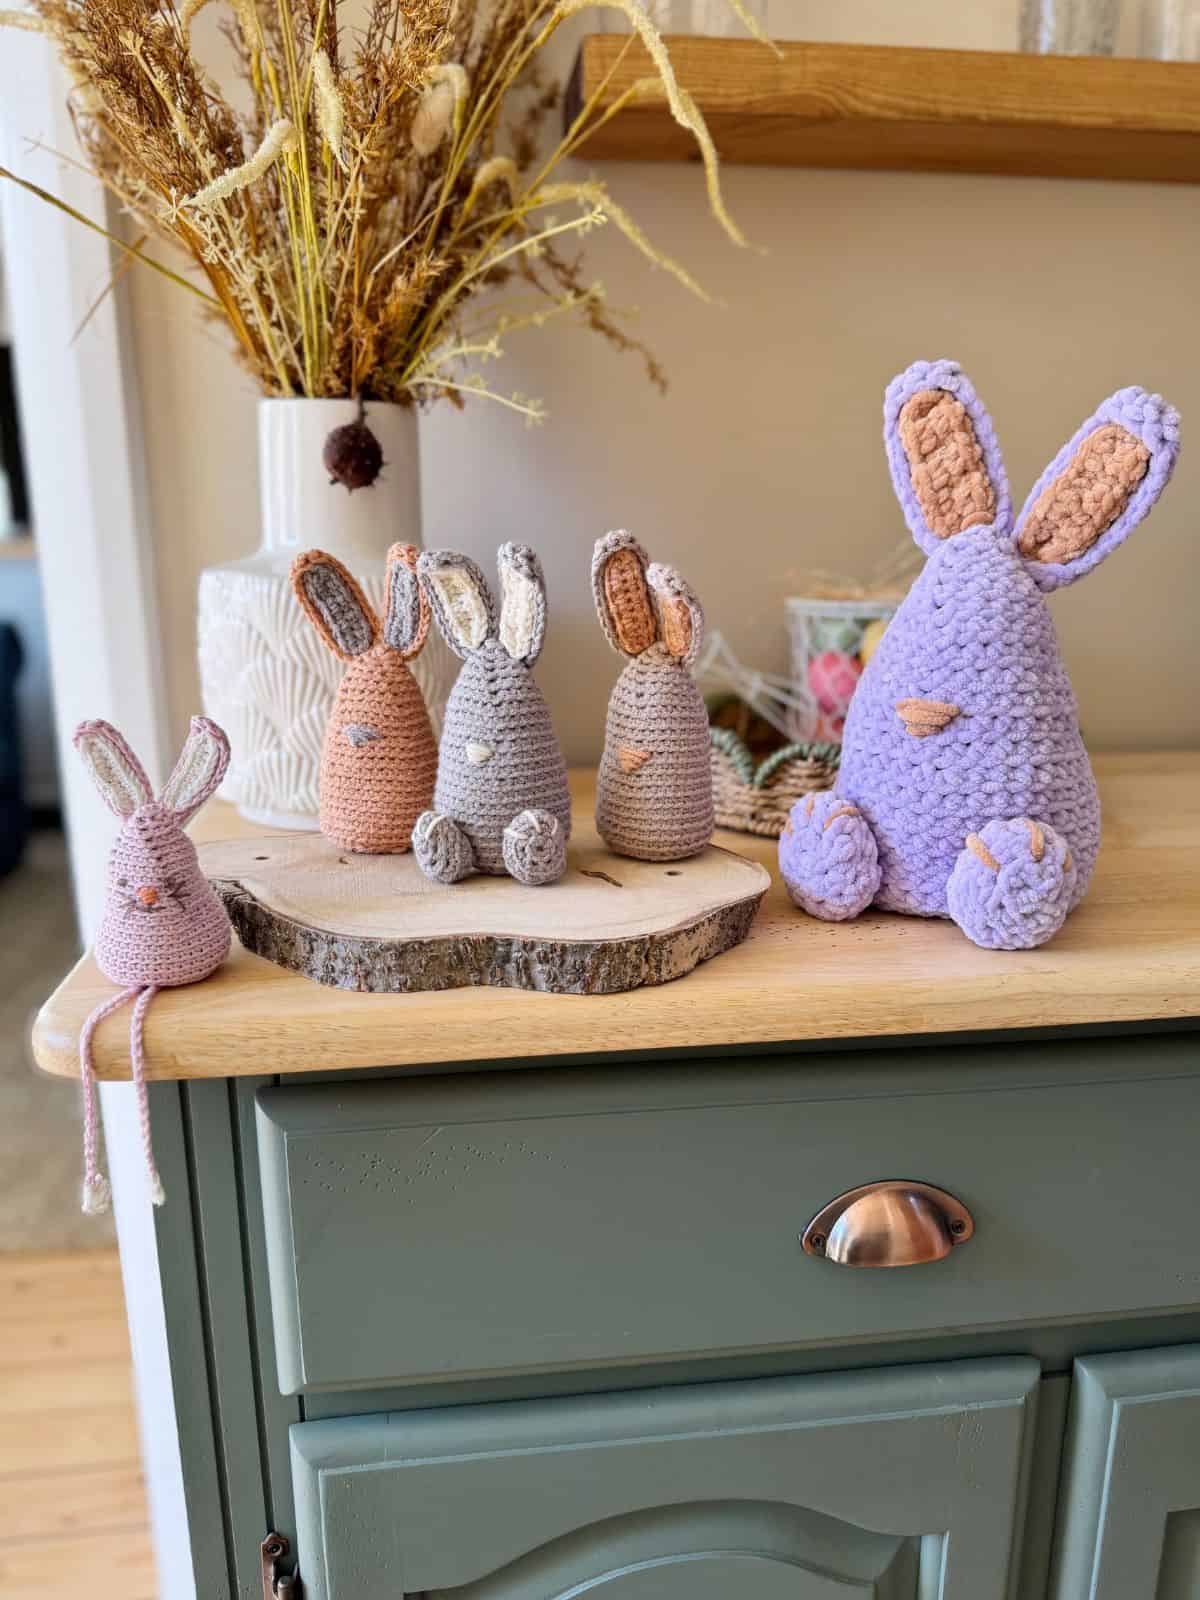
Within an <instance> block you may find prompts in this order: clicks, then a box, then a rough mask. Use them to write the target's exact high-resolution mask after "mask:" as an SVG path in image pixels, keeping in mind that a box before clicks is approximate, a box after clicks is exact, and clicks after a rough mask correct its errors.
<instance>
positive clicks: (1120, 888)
mask: <svg viewBox="0 0 1200 1600" xmlns="http://www.w3.org/2000/svg"><path fill="white" fill-rule="evenodd" d="M1096 770H1097V773H1098V775H1099V779H1100V797H1101V803H1102V806H1103V811H1104V847H1103V849H1102V850H1101V852H1100V860H1099V863H1098V865H1097V867H1096V875H1095V877H1094V878H1093V880H1092V884H1091V888H1090V889H1089V891H1088V895H1087V898H1086V899H1085V900H1084V902H1083V904H1082V905H1081V906H1080V907H1079V909H1078V910H1077V911H1074V912H1072V914H1071V916H1070V917H1069V918H1068V919H1067V922H1066V926H1065V927H1064V928H1063V930H1062V932H1061V933H1059V934H1057V935H1056V936H1055V938H1054V939H1052V940H1051V942H1050V943H1049V944H1048V945H1046V946H1044V947H1043V948H1042V949H1040V950H1018V951H996V950H981V949H979V947H978V946H977V945H973V944H971V943H969V942H968V941H967V940H966V939H965V938H964V937H963V935H962V934H961V933H960V932H959V931H958V929H957V928H956V927H955V926H954V924H953V923H952V922H943V921H940V920H938V919H936V918H930V919H928V920H926V919H925V918H922V917H895V916H889V915H888V914H887V913H886V912H883V911H872V912H868V913H867V914H866V915H865V916H862V917H860V918H859V919H858V921H857V922H841V923H838V922H817V921H815V920H814V919H813V918H812V917H806V916H805V915H804V913H803V912H801V911H797V909H796V907H795V906H794V905H792V903H791V901H790V900H789V899H788V896H787V891H786V889H785V888H784V886H783V883H782V882H781V881H780V879H779V875H778V872H777V871H776V870H775V861H776V855H777V847H776V843H775V841H774V839H758V838H754V837H752V836H751V835H749V834H744V833H719V834H718V835H717V843H718V844H723V845H725V846H726V847H727V848H729V849H732V850H736V851H738V852H740V854H742V855H744V856H747V857H749V858H750V860H752V861H757V862H759V863H761V865H763V866H765V867H766V868H767V869H768V871H770V872H771V876H772V879H773V880H774V881H773V882H772V884H771V887H770V889H769V890H768V892H767V896H766V899H765V900H764V902H763V905H762V909H761V910H760V911H759V913H758V916H757V918H756V920H755V922H754V925H753V927H752V928H751V929H750V937H749V938H748V939H747V940H746V942H745V944H742V945H739V946H738V948H737V949H736V950H730V951H729V952H728V953H727V954H725V955H723V956H721V957H720V958H719V959H718V960H716V961H708V962H705V963H704V965H703V966H701V967H698V968H697V969H696V971H695V972H693V973H691V974H690V975H689V976H688V977H686V978H681V979H680V980H679V981H678V982H677V983H666V984H662V985H661V986H659V987H648V988H642V989H634V990H631V991H630V992H629V993H627V994H610V995H595V996H581V995H573V994H535V993H532V992H530V991H528V990H522V989H450V990H446V991H444V992H443V993H441V994H352V993H350V992H349V991H348V990H345V989H329V988H326V987H325V986H324V985H323V984H320V983H313V982H312V981H311V980H310V979H308V978H302V977H301V976H300V975H299V973H296V972H285V971H284V970H283V968H282V967H276V966H274V965H272V964H271V962H269V961H264V960H263V959H262V958H261V957H259V956H253V955H250V954H249V953H248V952H247V951H246V950H244V949H243V948H242V947H241V946H240V945H239V944H237V943H236V942H235V944H234V948H233V951H232V953H231V955H230V957H229V959H228V960H227V961H226V962H225V963H224V965H223V966H222V967H221V968H220V970H219V971H218V972H216V973H215V974H214V975H213V976H212V977H211V978H209V979H207V980H206V981H205V982H204V983H194V984H192V985H191V986H190V987H188V988H183V989H164V990H163V992H162V993H161V994H160V995H159V996H158V997H157V998H156V1000H155V1002H154V1004H153V1005H152V1006H151V1007H150V1010H149V1012H148V1014H147V1017H146V1075H147V1077H149V1078H154V1079H162V1078H227V1077H237V1076H239V1075H242V1074H253V1073H263V1074H270V1073H275V1072H308V1071H314V1070H316V1069H318V1068H319V1069H322V1070H326V1069H327V1070H351V1069H358V1068H365V1067H377V1066H379V1065H380V1064H381V1063H385V1062H390V1063H397V1064H398V1063H401V1062H404V1063H407V1064H408V1065H410V1066H413V1067H422V1066H429V1065H433V1064H438V1065H444V1064H446V1063H451V1062H472V1061H474V1062H481V1061H483V1062H494V1061H495V1060H496V1058H497V1056H498V1055H502V1056H503V1057H504V1058H505V1059H506V1062H507V1063H508V1064H511V1065H513V1066H528V1065H529V1064H530V1063H532V1062H535V1061H546V1060H549V1059H551V1058H554V1057H560V1056H581V1055H593V1054H595V1055H607V1056H611V1057H612V1058H613V1059H625V1060H630V1059H632V1060H634V1061H636V1060H637V1053H638V1052H639V1051H645V1050H678V1049H680V1048H682V1047H684V1046H686V1047H687V1048H688V1049H691V1050H699V1049H704V1048H708V1047H711V1046H718V1047H724V1046H726V1045H729V1044H740V1045H755V1044H784V1043H787V1044H802V1043H812V1042H815V1041H818V1040H827V1039H871V1038H883V1037H894V1036H898V1035H904V1036H908V1035H912V1034H936V1033H977V1032H980V1031H983V1032H987V1033H991V1032H994V1031H999V1030H1003V1029H1010V1028H1045V1027H1052V1028H1065V1027H1072V1026H1079V1025H1088V1026H1092V1027H1095V1026H1097V1025H1099V1026H1100V1027H1102V1028H1108V1027H1111V1026H1112V1025H1114V1024H1119V1023H1129V1022H1139V1023H1141V1022H1165V1023H1172V1022H1175V1023H1177V1022H1180V1021H1183V1020H1185V1019H1188V1020H1191V1019H1195V1018H1196V1016H1197V1015H1200V941H1198V940H1197V932H1196V930H1197V929H1198V928H1200V752H1197V753H1194V754H1184V753H1180V754H1176V755H1169V754H1168V755H1105V756H1100V757H1098V758H1097V761H1096ZM572 792H573V795H574V799H575V822H576V833H575V835H574V838H575V843H576V845H578V844H579V843H580V841H581V840H583V839H584V838H585V837H586V836H588V834H589V833H590V830H591V814H592V806H593V801H594V786H593V775H592V774H591V773H575V774H574V775H573V778H572ZM193 836H194V837H196V836H199V837H201V838H206V839H218V838H222V837H224V838H231V837H245V836H258V837H267V836H268V835H267V831H266V830H265V829H259V828H256V827H255V826H254V825H253V824H251V823H247V822H245V821H243V819H242V818H240V817H239V816H238V815H237V813H236V812H235V811H234V810H233V807H232V806H229V805H226V804H223V803H221V802H216V803H213V804H210V805H208V806H206V807H205V809H204V811H203V813H202V814H201V816H200V817H199V818H198V819H197V825H196V827H195V829H194V830H193ZM542 892H543V893H545V894H546V895H552V894H553V893H554V890H553V889H546V890H544V891H542ZM614 892H616V891H614ZM112 994H113V985H112V984H111V983H109V982H108V980H107V979H106V978H104V977H102V976H101V974H100V972H99V971H98V970H97V968H96V964H95V961H94V960H93V958H92V957H91V956H90V955H89V956H86V957H85V958H84V960H83V961H81V962H80V963H79V965H78V966H77V967H76V968H75V970H74V972H72V973H71V974H70V975H69V976H68V977H67V978H66V979H65V980H64V981H63V983H62V984H60V986H59V988H58V990H57V991H56V992H55V994H53V995H52V996H51V998H50V999H49V1000H48V1001H47V1002H46V1004H45V1005H44V1006H43V1007H42V1011H41V1014H40V1016H39V1017H38V1019H37V1023H36V1025H35V1028H34V1034H33V1049H34V1056H35V1059H36V1060H37V1062H38V1065H39V1066H40V1067H41V1068H42V1069H43V1071H45V1072H49V1073H53V1074H55V1075H56V1076H59V1077H68V1078H72V1077H77V1076H78V1073H79V1030H80V1027H81V1026H82V1024H83V1021H84V1018H85V1017H86V1016H87V1015H88V1013H89V1012H90V1011H91V1010H92V1008H93V1007H94V1006H95V1005H96V1004H97V1002H98V1001H100V1000H103V999H108V998H110V997H111V996H112ZM1014 1059H1019V1056H1017V1057H1014ZM633 1070H635V1071H636V1070H637V1068H636V1067H635V1068H634V1069H633ZM96 1071H97V1075H98V1076H99V1077H101V1078H122V1079H123V1078H128V1077H129V1013H128V1011H127V1010H126V1011H122V1012H120V1013H118V1014H117V1015H116V1016H112V1017H109V1018H108V1020H107V1021H106V1022H104V1023H102V1024H101V1026H100V1028H99V1029H98V1030H97V1033H96Z"/></svg>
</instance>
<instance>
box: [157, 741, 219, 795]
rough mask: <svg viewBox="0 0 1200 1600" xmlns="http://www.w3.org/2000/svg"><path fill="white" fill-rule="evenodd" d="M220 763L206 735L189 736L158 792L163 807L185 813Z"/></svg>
mask: <svg viewBox="0 0 1200 1600" xmlns="http://www.w3.org/2000/svg"><path fill="white" fill-rule="evenodd" d="M220 759H221V750H220V747H219V746H218V745H217V744H216V743H215V742H214V741H213V740H212V739H210V738H209V737H208V735H207V734H206V733H201V734H189V735H188V741H187V743H186V744H185V745H184V747H183V753H182V754H181V755H180V757H179V760H178V761H177V762H176V763H175V770H174V772H173V773H172V774H171V776H170V777H169V778H168V779H167V786H166V788H165V789H164V790H163V792H162V803H163V805H165V806H168V807H170V809H171V810H172V811H186V810H187V809H188V807H189V806H190V805H191V804H192V802H193V801H194V799H195V797H196V796H197V795H198V794H199V793H200V791H201V789H202V788H203V787H204V786H205V784H206V783H208V781H209V780H210V778H211V777H212V775H213V770H214V768H215V767H216V764H217V762H218V761H219V760H220Z"/></svg>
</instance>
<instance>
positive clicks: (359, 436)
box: [321, 417, 383, 493]
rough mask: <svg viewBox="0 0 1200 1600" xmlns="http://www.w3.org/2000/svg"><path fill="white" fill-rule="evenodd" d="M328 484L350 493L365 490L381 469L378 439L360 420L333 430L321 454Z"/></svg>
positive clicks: (380, 452) (381, 461)
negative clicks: (341, 486) (341, 487)
mask: <svg viewBox="0 0 1200 1600" xmlns="http://www.w3.org/2000/svg"><path fill="white" fill-rule="evenodd" d="M321 459H322V461H323V462H324V463H325V470H326V472H328V474H329V481H330V483H340V484H342V485H344V487H345V488H346V489H347V490H349V491H350V492H351V493H353V492H354V490H355V489H369V488H370V487H371V485H372V484H373V483H374V482H375V479H376V478H377V477H378V476H379V473H380V470H381V469H382V467H383V449H382V447H381V445H380V443H379V440H378V439H377V438H376V437H375V435H374V434H373V433H372V432H371V430H370V428H368V427H367V425H366V423H365V422H364V421H363V420H362V418H361V417H360V418H359V419H358V421H357V422H347V423H346V424H345V425H344V426H343V427H341V428H334V430H333V432H332V433H331V434H330V435H329V437H328V438H327V439H326V440H325V449H324V450H323V452H322V454H321Z"/></svg>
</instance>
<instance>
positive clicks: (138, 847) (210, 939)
mask: <svg viewBox="0 0 1200 1600" xmlns="http://www.w3.org/2000/svg"><path fill="white" fill-rule="evenodd" d="M75 748H76V749H77V750H78V751H79V753H80V755H81V756H82V757H83V759H84V762H85V763H86V765H87V768H88V771H89V772H90V773H91V775H92V777H93V778H94V779H95V782H96V787H97V788H98V789H99V790H100V793H101V795H102V796H103V797H104V800H105V802H106V804H107V805H108V808H109V810H110V811H113V812H115V813H116V815H117V816H118V817H121V818H122V819H123V823H124V825H123V827H122V828H121V832H120V833H119V835H118V836H117V841H116V843H115V844H114V845H113V849H112V854H111V855H110V857H109V861H108V899H107V901H106V903H105V907H104V914H103V916H102V918H101V920H100V928H99V931H98V932H97V934H96V946H95V955H96V965H97V966H98V967H99V968H100V970H101V972H103V974H104V976H105V977H106V978H111V979H112V981H113V982H114V983H116V984H120V985H121V988H120V991H119V992H118V993H117V994H115V995H113V996H112V997H111V998H110V999H108V1000H104V1001H102V1002H101V1004H100V1005H98V1006H97V1007H96V1009H95V1010H94V1011H93V1012H92V1014H91V1016H89V1017H88V1019H87V1021H86V1022H85V1023H84V1025H83V1031H82V1032H81V1034H80V1036H79V1071H80V1076H81V1078H82V1080H83V1106H84V1121H83V1154H84V1177H83V1210H84V1211H85V1212H87V1213H95V1212H99V1211H107V1210H108V1205H109V1184H108V1179H107V1178H106V1177H105V1176H104V1175H103V1174H102V1173H101V1171H100V1167H99V1158H98V1152H97V1145H98V1138H99V1127H98V1120H97V1116H96V1074H95V1067H94V1063H93V1057H92V1040H93V1037H94V1035H95V1032H96V1029H97V1028H98V1027H99V1025H100V1023H101V1022H103V1020H104V1018H105V1017H107V1016H109V1015H110V1014H111V1013H112V1012H114V1011H116V1010H118V1009H119V1008H120V1007H121V1006H123V1005H124V1004H125V1002H126V1001H127V1000H133V1001H134V1002H135V1003H134V1007H133V1017H132V1019H131V1022H130V1030H129V1058H130V1062H131V1064H132V1068H133V1081H134V1084H135V1085H136V1088H137V1097H138V1116H139V1119H140V1121H141V1129H142V1147H143V1149H144V1151H145V1154H146V1170H147V1172H148V1174H149V1178H150V1192H151V1196H152V1198H153V1200H154V1204H155V1205H156V1206H160V1205H162V1203H163V1199H164V1198H165V1197H164V1195H163V1188H162V1183H161V1182H160V1180H159V1176H158V1169H157V1167H156V1166H155V1164H154V1150H153V1147H152V1145H151V1141H150V1109H149V1105H148V1103H147V1099H146V1079H145V1049H144V1045H143V1030H144V1026H145V1019H146V1010H147V1008H148V1007H149V1004H150V1002H151V1000H153V998H154V996H155V995H156V994H157V993H158V991H159V989H163V988H171V987H174V986H176V985H178V984H184V983H196V982H198V981H199V980H200V979H201V978H207V977H208V976H209V974H210V973H211V972H214V971H215V970H216V969H217V967H219V966H220V964H221V962H222V961H224V959H225V957H226V955H227V954H228V953H229V938H230V935H229V920H228V918H227V917H226V915H225V911H224V908H223V907H222V905H221V902H220V900H218V899H217V896H216V894H215V893H214V891H213V889H212V888H211V886H210V885H209V883H208V881H207V880H206V878H205V877H204V874H203V873H202V872H201V871H200V864H199V862H198V860H197V858H196V847H195V845H194V844H193V843H192V841H191V840H190V839H189V838H188V837H187V835H186V834H185V833H184V831H183V829H184V826H185V824H186V823H188V822H189V821H190V820H191V818H192V817H193V816H195V814H196V812H197V811H199V809H200V807H201V806H202V805H203V804H204V802H205V801H206V800H207V799H208V797H209V796H210V795H211V794H212V793H213V791H214V790H215V789H216V787H217V785H218V784H219V783H220V781H221V779H222V778H223V777H224V776H225V768H226V767H227V766H228V765H229V740H228V739H227V738H226V737H225V735H224V733H222V731H221V729H220V728H218V727H217V725H216V723H215V722H209V720H208V719H207V718H206V717H193V718H192V725H191V730H190V732H189V733H188V737H187V742H186V743H185V745H184V747H183V751H182V753H181V754H180V757H179V760H178V761H177V762H176V764H175V770H174V772H172V774H171V776H170V778H169V779H168V780H167V784H166V787H165V788H164V789H163V791H162V793H161V794H160V795H159V796H158V798H157V799H155V797H154V791H153V790H152V789H151V787H150V780H149V779H148V778H147V777H146V773H145V770H144V769H143V767H142V764H141V762H140V761H139V760H138V758H137V757H136V756H135V755H134V753H133V751H132V750H131V749H130V748H129V746H128V745H127V744H126V743H125V741H124V739H122V737H121V735H120V734H119V733H118V732H117V730H116V729H115V728H114V727H111V726H110V725H109V724H108V723H107V722H99V721H96V722H81V723H80V724H79V726H78V728H76V730H75Z"/></svg>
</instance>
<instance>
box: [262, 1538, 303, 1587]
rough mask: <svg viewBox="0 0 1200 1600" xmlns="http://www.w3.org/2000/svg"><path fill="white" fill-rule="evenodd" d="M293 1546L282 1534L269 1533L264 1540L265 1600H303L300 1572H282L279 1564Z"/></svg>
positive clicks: (263, 1576)
mask: <svg viewBox="0 0 1200 1600" xmlns="http://www.w3.org/2000/svg"><path fill="white" fill-rule="evenodd" d="M290 1549H291V1545H290V1544H288V1542H287V1540H286V1539H285V1538H284V1536H283V1534H282V1533H269V1534H268V1535H267V1537H266V1538H265V1539H264V1540H263V1542H262V1546H261V1549H260V1553H261V1555H262V1580H263V1600H303V1593H304V1591H303V1590H302V1589H301V1587H300V1574H299V1572H298V1571H297V1572H280V1570H279V1563H280V1562H281V1561H282V1560H283V1559H284V1558H285V1556H286V1555H287V1553H288V1551H289V1550H290Z"/></svg>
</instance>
